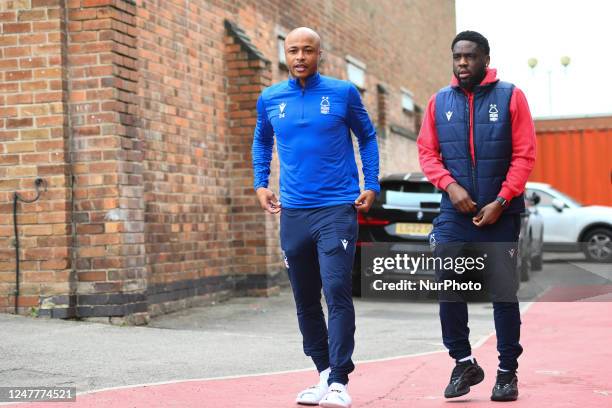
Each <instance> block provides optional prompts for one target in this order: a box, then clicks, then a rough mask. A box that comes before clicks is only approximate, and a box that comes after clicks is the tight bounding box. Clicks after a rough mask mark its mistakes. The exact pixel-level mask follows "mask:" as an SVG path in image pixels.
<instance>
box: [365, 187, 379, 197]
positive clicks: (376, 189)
mask: <svg viewBox="0 0 612 408" xmlns="http://www.w3.org/2000/svg"><path fill="white" fill-rule="evenodd" d="M364 190H370V191H373V192H375V193H376V195H378V194H380V185H378V184H376V185H372V186H365V187H364Z"/></svg>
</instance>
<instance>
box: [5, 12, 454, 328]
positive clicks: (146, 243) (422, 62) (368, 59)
mask: <svg viewBox="0 0 612 408" xmlns="http://www.w3.org/2000/svg"><path fill="white" fill-rule="evenodd" d="M0 24H1V25H2V36H1V37H0V53H1V54H0V142H1V144H0V155H1V161H0V216H1V218H0V310H4V311H11V310H12V309H11V307H12V305H13V301H14V297H13V291H14V290H15V283H14V282H15V252H14V251H15V249H14V246H13V229H12V228H13V227H12V222H13V218H12V200H13V192H14V191H19V192H20V194H21V195H22V196H23V197H24V198H31V197H33V196H34V194H35V188H34V185H35V184H34V181H35V179H36V178H37V177H41V178H43V179H44V180H45V184H44V186H46V191H43V192H42V193H41V196H40V199H39V200H38V201H37V202H36V203H32V204H25V203H21V204H19V234H20V244H21V251H20V257H21V263H20V266H21V272H22V273H21V281H22V282H21V284H20V298H19V300H20V305H21V306H22V308H21V310H20V312H21V313H26V312H28V310H29V308H30V307H34V308H39V313H42V314H48V315H52V316H56V317H66V316H81V317H89V316H123V317H125V316H127V317H129V319H130V320H131V321H133V322H135V323H142V322H146V320H147V318H148V317H149V316H150V315H155V314H159V313H165V312H169V311H172V310H178V309H181V308H184V307H188V306H192V305H197V304H201V303H203V302H208V301H210V300H211V299H217V298H225V297H227V296H232V295H236V294H256V295H261V294H269V293H273V292H274V291H275V290H276V289H277V288H278V284H279V282H280V281H282V280H283V276H284V268H283V267H282V263H281V258H280V254H279V247H278V217H274V216H270V215H263V214H262V212H261V210H260V209H259V208H258V205H257V203H256V201H255V198H254V194H253V191H252V187H251V185H252V172H251V158H250V144H251V139H252V128H253V125H254V123H255V102H256V98H257V95H258V94H259V92H260V91H261V90H262V89H263V88H264V87H265V86H268V85H270V84H271V83H274V82H276V81H280V80H283V79H286V78H287V71H286V69H285V68H284V67H282V66H280V65H279V61H278V55H277V39H278V35H279V34H283V33H287V32H288V31H289V30H290V29H292V28H294V27H296V26H300V25H307V26H310V27H312V28H314V29H316V30H317V31H319V33H320V34H321V36H322V38H323V47H324V62H323V65H322V72H323V73H324V74H327V75H333V76H336V77H340V78H346V57H347V56H349V55H350V56H352V57H354V58H357V59H359V60H361V61H363V62H364V63H366V86H365V90H364V92H363V98H364V101H365V103H366V106H367V107H368V110H369V112H370V114H371V116H372V118H373V120H374V122H375V123H376V124H377V127H378V131H379V143H380V150H381V170H382V173H385V172H392V171H409V170H416V169H418V163H417V160H416V150H415V147H414V141H413V139H414V137H415V134H416V131H417V128H416V127H417V126H416V125H417V124H418V122H419V116H418V112H416V113H406V112H404V111H403V110H402V108H401V92H400V88H406V89H409V90H410V91H411V92H412V93H413V94H414V96H415V101H416V103H417V104H418V105H419V106H420V107H424V106H425V104H426V102H427V99H428V97H429V96H430V95H431V94H432V93H433V92H435V91H436V90H437V89H438V88H440V87H441V86H443V85H444V84H445V83H446V82H447V81H448V78H449V77H450V72H451V69H450V57H449V44H450V41H451V39H452V36H453V35H454V6H453V4H452V2H448V1H446V0H436V1H426V0H420V1H411V2H406V4H401V6H400V3H398V2H396V1H393V0H385V1H380V2H370V1H366V0H351V1H349V0H344V1H342V0H339V1H333V2H330V1H323V0H316V1H311V2H292V3H291V2H289V3H288V2H282V1H279V0H260V1H255V0H240V1H232V0H217V1H212V0H211V1H205V0H192V1H190V2H184V1H179V0H138V1H136V2H134V1H131V0H12V1H9V0H5V1H2V2H0ZM271 179H272V188H273V189H276V191H278V160H277V158H276V155H275V157H274V159H273V170H272V178H271Z"/></svg>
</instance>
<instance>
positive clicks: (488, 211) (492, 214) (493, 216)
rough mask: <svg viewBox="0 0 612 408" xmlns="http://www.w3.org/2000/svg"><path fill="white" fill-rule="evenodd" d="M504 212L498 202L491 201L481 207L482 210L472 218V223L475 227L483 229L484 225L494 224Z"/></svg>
mask: <svg viewBox="0 0 612 408" xmlns="http://www.w3.org/2000/svg"><path fill="white" fill-rule="evenodd" d="M503 212H504V208H503V207H502V206H501V204H500V203H499V202H498V201H493V202H492V203H489V204H487V205H485V206H484V207H482V209H481V210H480V211H479V212H478V214H476V216H475V217H474V218H472V222H473V223H474V225H476V226H477V227H484V226H485V225H489V224H495V223H496V222H497V220H498V219H499V217H500V216H501V215H502V213H503Z"/></svg>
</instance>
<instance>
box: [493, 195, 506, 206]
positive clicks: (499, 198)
mask: <svg viewBox="0 0 612 408" xmlns="http://www.w3.org/2000/svg"><path fill="white" fill-rule="evenodd" d="M495 201H497V202H498V203H499V204H500V205H501V206H502V208H506V207H507V206H508V200H506V199H505V198H504V197H502V196H497V198H496V199H495Z"/></svg>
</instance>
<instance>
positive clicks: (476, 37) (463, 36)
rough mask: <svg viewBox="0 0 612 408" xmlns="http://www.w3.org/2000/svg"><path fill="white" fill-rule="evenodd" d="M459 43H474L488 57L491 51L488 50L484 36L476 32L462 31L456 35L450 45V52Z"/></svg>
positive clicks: (487, 43)
mask: <svg viewBox="0 0 612 408" xmlns="http://www.w3.org/2000/svg"><path fill="white" fill-rule="evenodd" d="M459 41H471V42H474V43H476V44H477V45H478V46H479V47H480V49H481V50H482V51H484V53H485V54H486V55H489V52H490V51H491V50H490V48H489V41H488V40H487V39H486V38H485V36H484V35H482V34H480V33H477V32H476V31H462V32H460V33H459V34H457V35H456V36H455V39H454V40H453V43H452V44H451V50H452V49H453V48H454V47H455V44H457V43H458V42H459Z"/></svg>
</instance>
